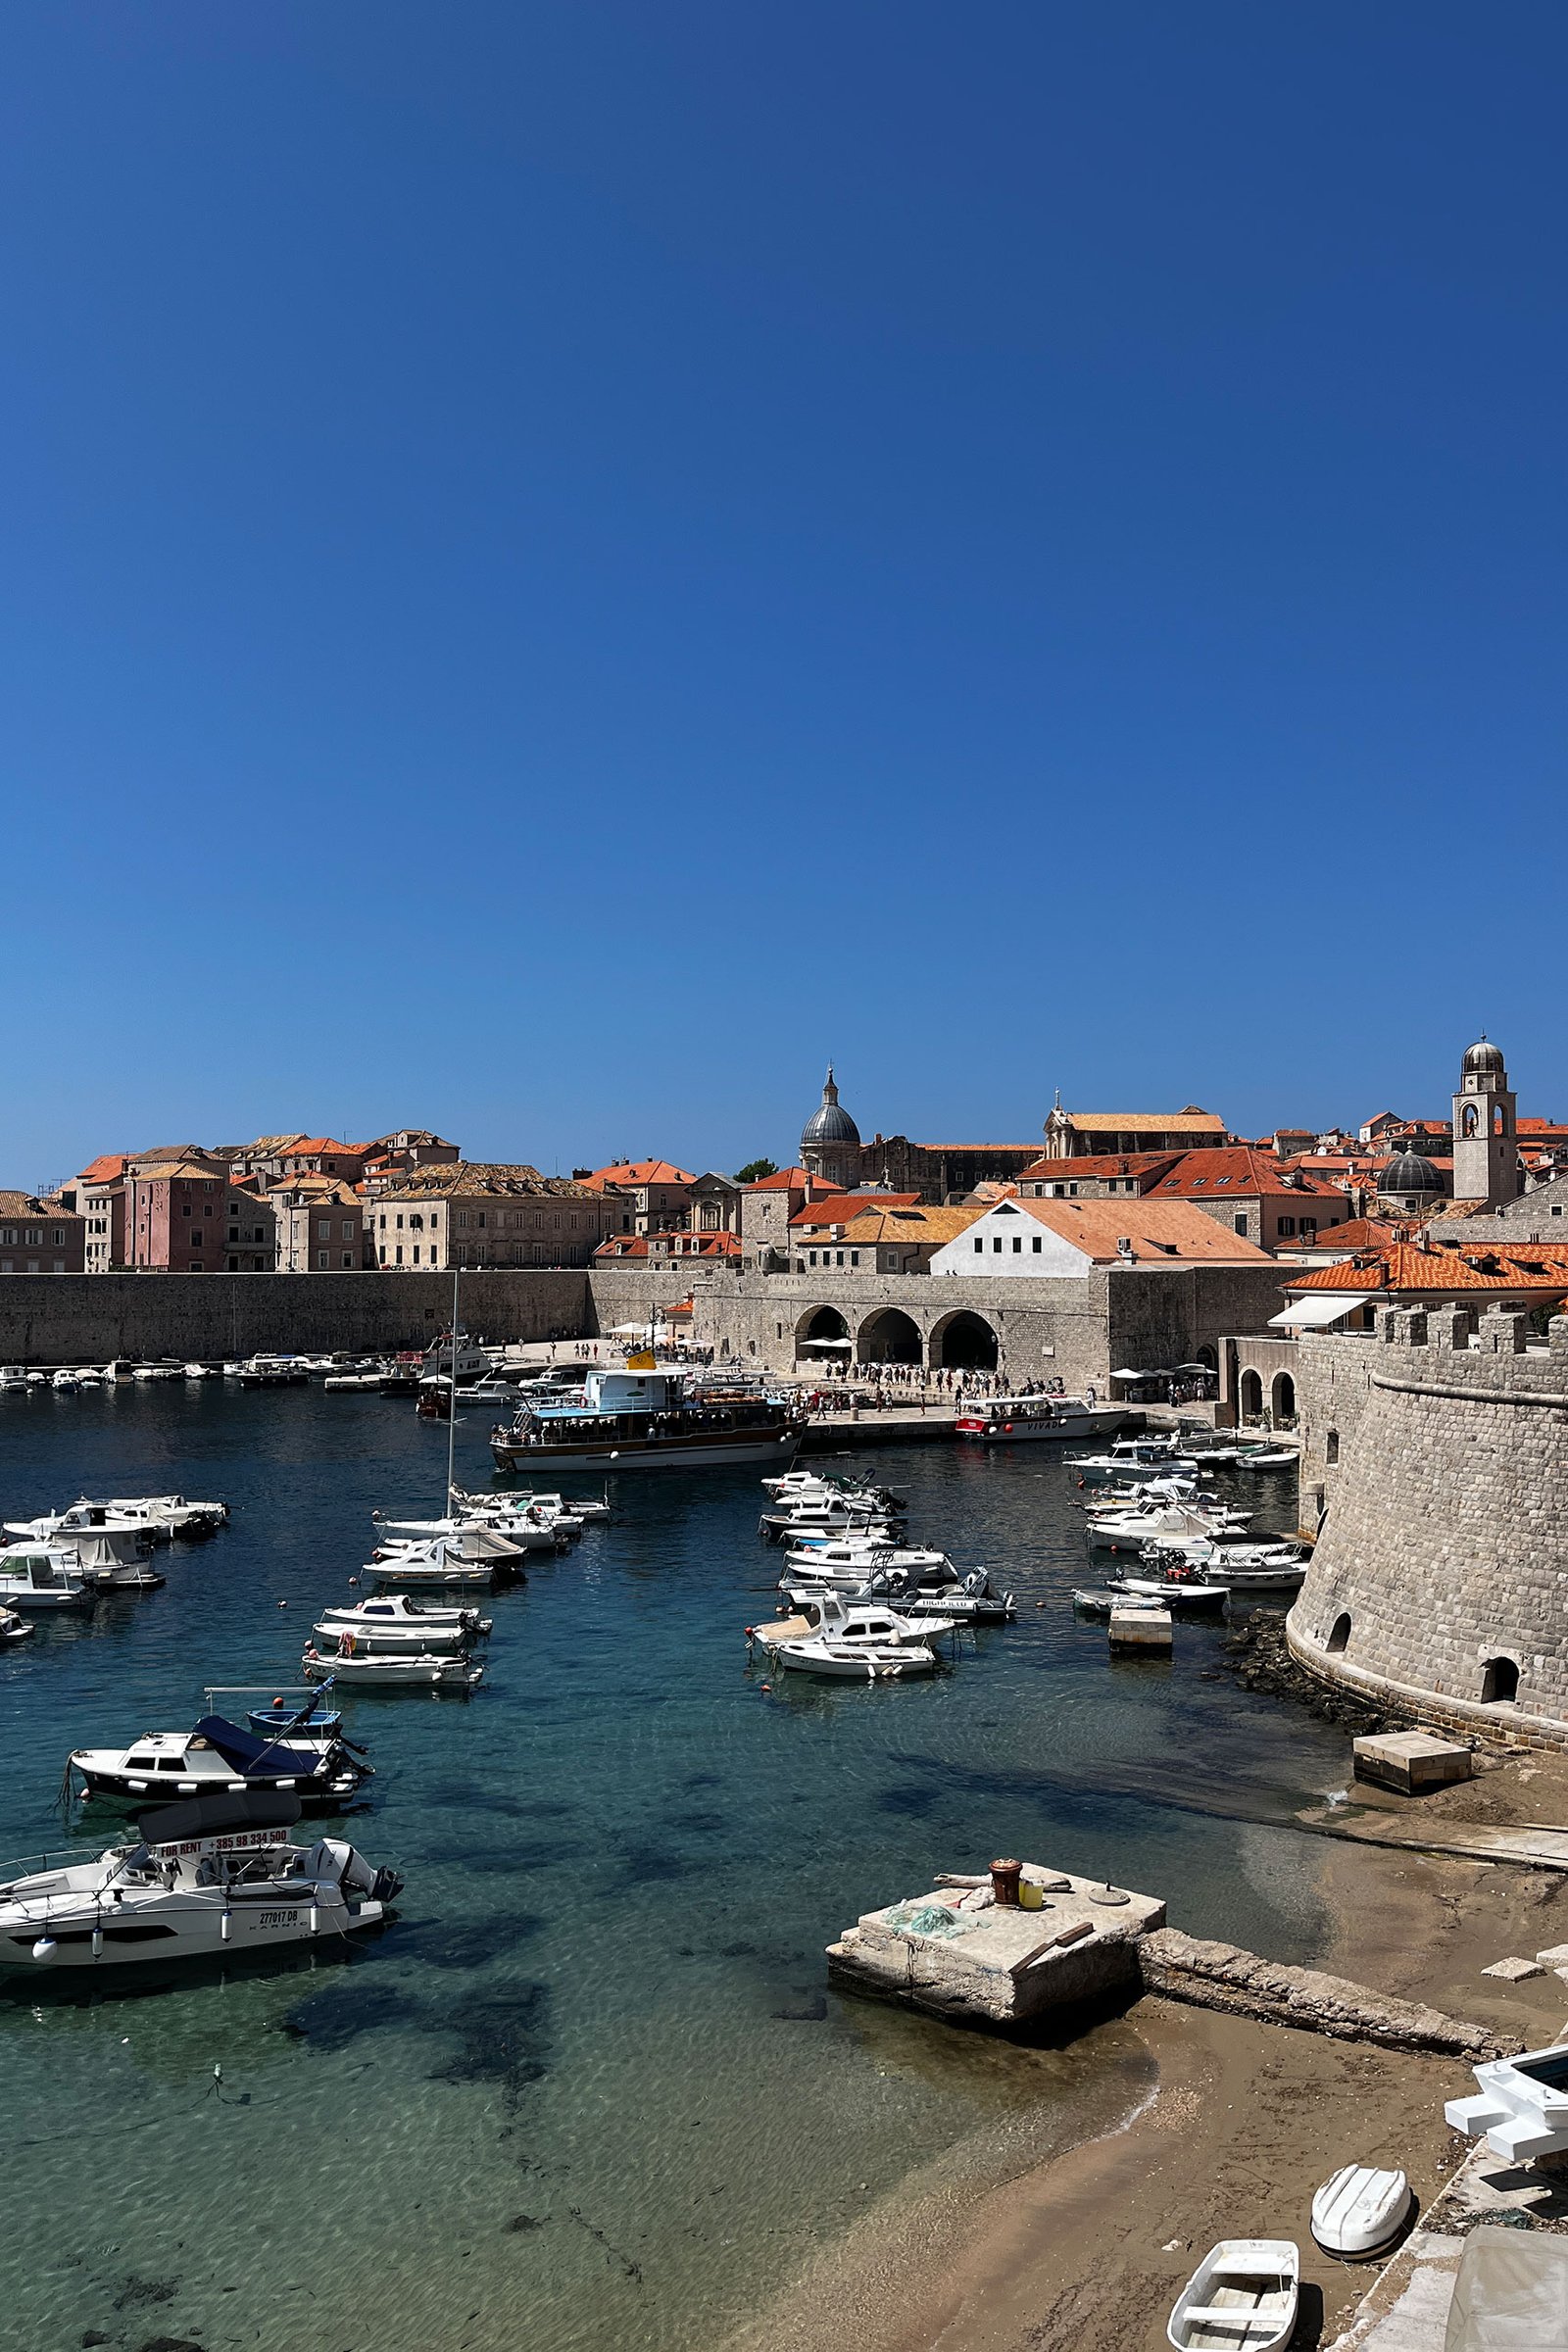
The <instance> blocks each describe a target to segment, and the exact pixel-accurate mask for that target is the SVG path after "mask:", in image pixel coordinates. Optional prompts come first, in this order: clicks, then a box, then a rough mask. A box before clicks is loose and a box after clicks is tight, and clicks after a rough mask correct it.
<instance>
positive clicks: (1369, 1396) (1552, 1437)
mask: <svg viewBox="0 0 1568 2352" xmlns="http://www.w3.org/2000/svg"><path fill="white" fill-rule="evenodd" d="M1528 1329H1529V1326H1528V1320H1527V1318H1526V1317H1525V1316H1523V1315H1519V1314H1512V1313H1508V1312H1505V1311H1503V1310H1500V1309H1493V1310H1491V1311H1489V1312H1488V1313H1486V1314H1484V1315H1482V1316H1480V1317H1479V1318H1477V1316H1476V1315H1475V1314H1474V1312H1473V1311H1472V1310H1469V1309H1465V1308H1462V1307H1446V1308H1443V1309H1441V1310H1432V1311H1423V1310H1420V1309H1416V1308H1391V1309H1386V1310H1385V1312H1384V1313H1383V1314H1382V1316H1381V1317H1380V1318H1379V1325H1378V1332H1377V1337H1376V1339H1375V1340H1374V1341H1373V1342H1372V1344H1371V1346H1370V1348H1369V1347H1368V1345H1367V1343H1366V1342H1364V1341H1361V1340H1356V1339H1329V1338H1319V1339H1315V1340H1312V1341H1309V1342H1306V1343H1304V1344H1303V1348H1302V1354H1303V1360H1304V1359H1305V1358H1307V1357H1308V1355H1310V1357H1311V1358H1312V1359H1313V1362H1312V1369H1311V1371H1310V1372H1309V1373H1308V1375H1307V1380H1306V1384H1305V1385H1306V1386H1307V1387H1308V1389H1309V1391H1310V1394H1311V1397H1312V1408H1311V1409H1312V1412H1313V1415H1314V1420H1315V1421H1317V1417H1318V1416H1320V1415H1322V1414H1324V1413H1326V1412H1331V1413H1332V1415H1333V1420H1332V1422H1329V1421H1327V1420H1324V1421H1320V1422H1318V1425H1317V1435H1321V1434H1323V1433H1326V1431H1327V1429H1328V1428H1329V1427H1331V1426H1332V1427H1333V1428H1334V1430H1335V1431H1336V1432H1337V1434H1338V1440H1339V1447H1338V1451H1339V1459H1338V1461H1337V1463H1335V1464H1333V1465H1330V1466H1327V1468H1326V1477H1327V1480H1328V1505H1329V1507H1328V1517H1327V1522H1326V1524H1325V1527H1324V1531H1323V1534H1322V1537H1321V1538H1320V1540H1319V1543H1318V1545H1317V1549H1316V1551H1315V1553H1314V1555H1313V1558H1312V1563H1311V1567H1310V1569H1309V1570H1308V1573H1307V1578H1306V1582H1305V1584H1304V1585H1303V1587H1302V1589H1301V1592H1300V1593H1299V1596H1298V1599H1297V1602H1296V1605H1295V1607H1294V1608H1293V1609H1292V1610H1291V1613H1290V1617H1289V1619H1288V1620H1287V1634H1288V1638H1289V1641H1290V1645H1291V1648H1292V1650H1293V1651H1294V1653H1295V1655H1296V1656H1297V1658H1298V1659H1299V1662H1300V1663H1301V1664H1302V1665H1303V1666H1305V1667H1306V1668H1307V1669H1308V1670H1309V1671H1310V1672H1312V1673H1314V1674H1317V1675H1320V1676H1322V1677H1323V1678H1324V1679H1326V1680H1334V1681H1340V1682H1344V1683H1347V1684H1348V1685H1350V1686H1352V1687H1353V1688H1355V1689H1358V1690H1361V1691H1365V1692H1367V1693H1368V1694H1369V1695H1371V1696H1373V1697H1382V1698H1384V1699H1388V1698H1390V1697H1394V1698H1397V1699H1399V1700H1402V1701H1403V1702H1404V1703H1405V1704H1406V1705H1409V1706H1411V1707H1412V1708H1414V1709H1415V1710H1417V1711H1418V1712H1419V1713H1420V1715H1421V1717H1422V1719H1423V1720H1424V1721H1427V1722H1431V1723H1434V1724H1438V1725H1444V1726H1446V1727H1449V1728H1451V1729H1456V1730H1460V1731H1464V1732H1467V1733H1470V1734H1481V1735H1482V1736H1484V1737H1487V1738H1490V1739H1495V1740H1502V1741H1504V1742H1510V1743H1523V1744H1528V1745H1536V1746H1565V1747H1568V1533H1565V1505H1568V1317H1564V1316H1559V1317H1557V1318H1556V1319H1555V1320H1554V1321H1553V1323H1552V1324H1551V1327H1550V1334H1549V1338H1548V1340H1547V1341H1546V1342H1545V1343H1541V1342H1539V1341H1535V1342H1532V1341H1529V1340H1528V1339H1527V1333H1528Z"/></svg>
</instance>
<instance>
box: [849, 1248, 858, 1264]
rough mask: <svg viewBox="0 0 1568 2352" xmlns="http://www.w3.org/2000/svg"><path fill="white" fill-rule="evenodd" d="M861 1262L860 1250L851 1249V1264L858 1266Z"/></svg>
mask: <svg viewBox="0 0 1568 2352" xmlns="http://www.w3.org/2000/svg"><path fill="white" fill-rule="evenodd" d="M859 1262H860V1252H859V1251H858V1250H851V1251H850V1263H851V1265H852V1266H858V1264H859Z"/></svg>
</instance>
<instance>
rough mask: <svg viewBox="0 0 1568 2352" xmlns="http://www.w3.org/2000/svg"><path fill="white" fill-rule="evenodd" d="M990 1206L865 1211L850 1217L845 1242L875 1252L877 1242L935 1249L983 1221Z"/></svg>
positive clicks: (870, 1209)
mask: <svg viewBox="0 0 1568 2352" xmlns="http://www.w3.org/2000/svg"><path fill="white" fill-rule="evenodd" d="M988 1205H989V1203H985V1202H982V1203H978V1204H972V1205H970V1206H968V1207H963V1208H918V1207H915V1208H867V1209H862V1210H861V1212H860V1214H859V1215H858V1217H852V1218H851V1219H850V1221H849V1223H848V1224H847V1225H846V1226H845V1228H844V1239H845V1240H846V1241H847V1242H854V1243H856V1244H857V1245H860V1246H865V1245H869V1246H870V1247H872V1248H874V1247H875V1246H876V1244H877V1243H878V1242H882V1243H887V1244H895V1243H899V1242H902V1243H903V1244H904V1245H905V1246H906V1248H908V1247H910V1246H918V1245H920V1244H922V1243H926V1244H934V1245H936V1246H938V1247H940V1246H941V1244H942V1243H943V1242H954V1241H956V1240H957V1238H958V1236H959V1234H960V1233H967V1232H968V1230H969V1227H970V1226H971V1225H972V1224H973V1223H974V1221H975V1219H976V1218H977V1217H983V1216H984V1215H985V1213H986V1207H987V1206H988Z"/></svg>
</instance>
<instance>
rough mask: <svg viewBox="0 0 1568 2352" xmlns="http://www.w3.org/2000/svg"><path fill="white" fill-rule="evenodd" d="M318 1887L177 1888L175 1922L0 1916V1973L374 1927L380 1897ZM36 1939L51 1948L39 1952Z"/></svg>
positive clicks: (56, 1969)
mask: <svg viewBox="0 0 1568 2352" xmlns="http://www.w3.org/2000/svg"><path fill="white" fill-rule="evenodd" d="M319 1897H320V1899H319V1901H317V1902H316V1903H313V1902H312V1901H311V1899H310V1889H309V1888H307V1889H304V1890H303V1891H302V1892H301V1893H300V1894H298V1895H290V1896H288V1897H286V1898H285V1897H282V1896H280V1895H278V1894H276V1893H269V1894H268V1895H264V1896H263V1897H262V1898H260V1899H258V1900H257V1901H255V1902H250V1901H244V1900H240V1899H238V1898H237V1897H236V1898H234V1899H230V1900H228V1901H225V1900H224V1898H223V1896H222V1894H221V1892H215V1893H214V1894H213V1895H212V1896H211V1898H210V1899H209V1900H204V1899H203V1895H202V1892H201V1891H193V1890H191V1889H188V1888H187V1889H182V1890H181V1892H180V1894H179V1895H178V1897H177V1898H175V1899H176V1900H177V1904H178V1913H179V1916H178V1923H177V1925H176V1924H175V1922H174V1921H173V1919H170V1920H169V1921H163V1920H160V1918H159V1916H158V1914H157V1912H156V1911H155V1910H150V1909H149V1910H147V1911H145V1912H139V1914H138V1916H137V1918H136V1919H134V1920H128V1919H127V1920H125V1921H124V1922H123V1923H116V1922H115V1921H114V1920H113V1919H111V1918H107V1917H106V1918H105V1919H104V1920H103V1924H102V1925H101V1927H98V1926H96V1925H95V1915H94V1913H93V1911H92V1909H91V1907H90V1906H86V1907H83V1908H81V1909H80V1910H77V1911H73V1912H71V1913H69V1914H66V1915H63V1916H62V1917H61V1918H60V1919H59V1920H50V1921H49V1922H48V1923H47V1924H43V1923H37V1924H29V1925H28V1926H26V1927H20V1926H18V1925H16V1924H14V1923H10V1922H0V1971H22V1972H25V1973H33V1972H36V1973H37V1974H38V1975H40V1976H42V1975H50V1976H54V1975H60V1974H64V1973H67V1972H73V1971H77V1970H82V1969H104V1968H109V1969H121V1968H125V1967H129V1966H132V1965H139V1966H142V1967H145V1966H146V1965H147V1964H148V1963H149V1962H166V1963H167V1962H169V1961H172V1960H217V1959H223V1960H229V1959H239V1958H240V1957H241V1956H243V1955H245V1954H247V1953H251V1952H264V1951H273V1950H276V1949H277V1948H278V1947H280V1946H281V1945H284V1944H291V1943H311V1942H328V1941H331V1940H332V1939H334V1938H336V1937H338V1936H345V1935H350V1934H353V1933H354V1932H356V1931H357V1930H360V1929H365V1928H375V1927H379V1926H380V1925H381V1924H382V1922H383V1920H384V1919H385V1917H386V1905H385V1904H384V1903H381V1902H376V1901H371V1900H367V1901H365V1902H360V1903H345V1902H344V1901H343V1899H342V1896H341V1894H340V1893H339V1892H338V1890H337V1889H336V1888H335V1887H333V1888H331V1889H328V1888H325V1887H322V1888H320V1889H319ZM225 1920H226V1922H227V1927H226V1931H225V1927H224V1922H225ZM149 1931H153V1932H151V1933H149ZM160 1931H166V1932H160ZM40 1943H43V1944H44V1945H46V1946H50V1947H52V1948H48V1949H45V1950H43V1951H41V1952H39V1951H38V1950H37V1946H38V1945H39V1944H40ZM95 1944H96V1948H95Z"/></svg>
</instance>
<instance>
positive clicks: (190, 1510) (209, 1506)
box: [88, 1495, 228, 1536]
mask: <svg viewBox="0 0 1568 2352" xmlns="http://www.w3.org/2000/svg"><path fill="white" fill-rule="evenodd" d="M88 1507H89V1508H94V1507H96V1508H99V1509H104V1510H109V1511H112V1512H115V1513H118V1514H119V1515H120V1516H121V1517H123V1518H135V1517H136V1515H137V1514H138V1513H139V1512H143V1511H145V1512H146V1514H147V1515H148V1517H149V1518H151V1519H154V1520H156V1521H157V1522H158V1523H159V1525H160V1526H162V1527H164V1528H167V1529H168V1531H169V1533H170V1535H172V1536H215V1535H217V1533H218V1531H219V1529H220V1528H221V1527H225V1526H226V1525H227V1524H228V1505H227V1503H226V1502H187V1501H186V1499H185V1497H184V1495H110V1497H109V1500H108V1502H107V1503H104V1504H99V1505H96V1506H94V1505H89V1506H88Z"/></svg>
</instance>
